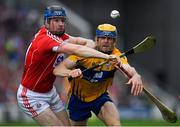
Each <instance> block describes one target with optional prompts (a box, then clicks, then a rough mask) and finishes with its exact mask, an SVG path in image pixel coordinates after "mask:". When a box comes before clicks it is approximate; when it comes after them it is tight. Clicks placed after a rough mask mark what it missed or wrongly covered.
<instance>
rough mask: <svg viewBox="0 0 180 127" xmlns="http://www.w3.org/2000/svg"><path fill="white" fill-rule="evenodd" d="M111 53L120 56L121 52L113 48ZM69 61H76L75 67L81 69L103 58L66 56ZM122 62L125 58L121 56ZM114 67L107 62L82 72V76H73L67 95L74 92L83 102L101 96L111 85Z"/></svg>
mask: <svg viewBox="0 0 180 127" xmlns="http://www.w3.org/2000/svg"><path fill="white" fill-rule="evenodd" d="M112 54H114V55H117V56H120V55H121V52H120V51H119V50H118V49H117V48H115V49H114V50H113V52H112ZM68 59H70V60H71V61H74V62H77V67H76V68H80V69H81V70H84V69H87V68H90V67H92V66H94V65H97V64H99V63H101V62H104V61H105V59H99V58H83V57H78V56H75V55H71V56H69V57H68ZM121 61H122V63H123V64H127V63H128V61H127V58H126V57H123V58H121ZM115 71H116V68H115V67H114V66H113V65H111V64H109V63H107V64H105V65H103V66H100V67H98V68H95V69H93V70H89V71H86V72H85V73H83V77H82V78H80V77H78V78H74V79H73V80H72V81H71V83H70V89H69V95H71V94H74V95H75V96H77V97H78V98H79V99H80V100H82V101H84V102H91V101H93V100H95V99H96V98H98V97H99V96H101V95H102V94H103V93H104V92H106V91H107V89H108V87H109V86H111V85H112V82H113V77H114V73H115Z"/></svg>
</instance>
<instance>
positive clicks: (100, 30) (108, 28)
mask: <svg viewBox="0 0 180 127" xmlns="http://www.w3.org/2000/svg"><path fill="white" fill-rule="evenodd" d="M96 37H110V38H117V30H116V27H115V26H113V25H111V24H101V25H98V27H97V29H96Z"/></svg>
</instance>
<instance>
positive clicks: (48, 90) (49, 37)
mask: <svg viewBox="0 0 180 127" xmlns="http://www.w3.org/2000/svg"><path fill="white" fill-rule="evenodd" d="M65 21H66V13H65V10H64V9H63V8H61V7H59V6H49V7H47V8H46V9H45V11H44V26H42V27H41V29H40V30H39V32H38V33H37V34H36V35H35V37H34V39H33V41H32V42H31V44H30V45H29V47H28V49H27V52H26V57H25V66H24V72H23V76H22V80H21V84H20V85H19V89H18V91H17V101H18V105H19V107H20V108H21V110H22V111H23V112H24V113H26V114H27V115H29V116H30V117H32V118H33V119H34V120H35V121H36V122H37V123H39V124H40V125H50V126H54V125H56V126H61V125H64V126H68V125H70V122H69V118H68V115H67V112H66V110H65V107H64V105H63V103H62V101H61V99H60V98H59V95H58V93H57V92H56V88H55V87H54V86H53V82H54V81H55V78H56V77H55V75H53V69H54V67H55V66H56V65H58V64H59V63H60V62H61V61H63V59H64V57H65V54H66V55H70V54H75V55H78V56H81V57H98V58H104V59H108V60H112V61H114V60H116V61H118V62H120V59H119V58H118V57H116V56H115V55H107V54H104V53H101V52H98V51H96V50H94V49H92V48H88V47H86V46H89V47H94V43H93V41H92V40H89V39H85V38H81V37H72V36H70V35H68V34H67V33H65V28H64V27H65ZM83 45H86V46H83Z"/></svg>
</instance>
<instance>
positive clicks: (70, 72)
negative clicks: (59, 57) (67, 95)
mask: <svg viewBox="0 0 180 127" xmlns="http://www.w3.org/2000/svg"><path fill="white" fill-rule="evenodd" d="M75 66H76V62H74V61H72V60H70V59H68V58H66V59H65V60H64V61H63V62H61V64H59V65H58V66H56V67H55V69H54V70H53V74H54V75H56V76H61V77H69V76H71V77H72V78H75V77H78V76H80V75H81V74H82V72H81V70H80V69H73V68H74V67H75Z"/></svg>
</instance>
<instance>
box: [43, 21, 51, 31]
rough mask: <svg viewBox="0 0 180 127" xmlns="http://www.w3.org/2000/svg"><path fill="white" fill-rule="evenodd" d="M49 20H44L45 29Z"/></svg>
mask: <svg viewBox="0 0 180 127" xmlns="http://www.w3.org/2000/svg"><path fill="white" fill-rule="evenodd" d="M49 24H50V20H48V19H47V20H44V25H45V27H46V28H47V29H49Z"/></svg>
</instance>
